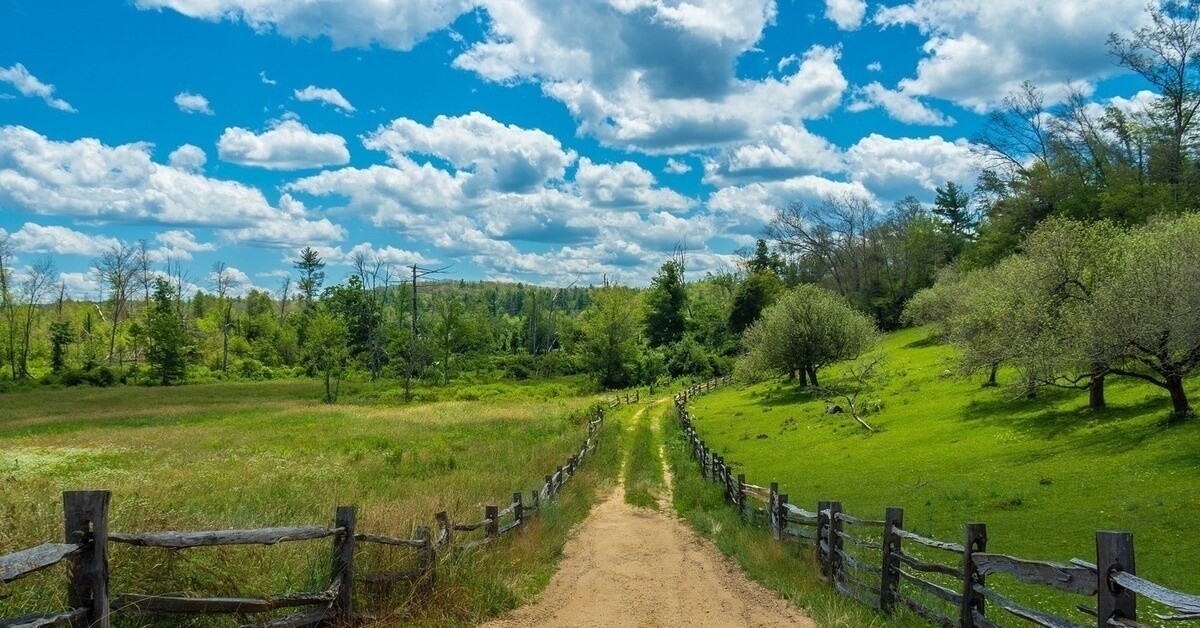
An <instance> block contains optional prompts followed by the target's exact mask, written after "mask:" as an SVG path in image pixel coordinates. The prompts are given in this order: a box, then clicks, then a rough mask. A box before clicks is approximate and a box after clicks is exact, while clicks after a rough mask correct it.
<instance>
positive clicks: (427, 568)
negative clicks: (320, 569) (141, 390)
mask: <svg viewBox="0 0 1200 628" xmlns="http://www.w3.org/2000/svg"><path fill="white" fill-rule="evenodd" d="M603 421H604V410H603V408H596V409H595V414H594V418H590V419H589V422H588V428H587V438H586V439H585V440H584V441H583V444H582V445H580V447H579V449H578V450H577V451H576V452H575V453H573V454H571V455H570V456H568V457H567V459H566V461H565V463H564V464H563V465H562V466H560V467H558V468H557V469H555V470H554V472H553V473H551V474H548V475H546V476H545V481H544V482H543V484H542V486H541V489H540V490H534V491H531V492H530V495H529V501H528V502H526V501H525V500H524V497H523V496H522V494H521V493H520V492H517V493H513V494H512V501H510V502H508V503H507V504H506V505H504V506H490V505H489V506H486V507H484V509H483V512H482V513H481V516H482V519H479V520H475V521H470V522H467V523H463V522H458V521H454V520H452V519H451V518H450V516H449V515H448V514H447V513H446V512H445V511H443V512H439V513H437V514H436V515H435V516H434V519H435V521H436V522H437V527H438V532H437V534H436V535H435V534H433V533H432V532H431V530H430V528H429V527H428V526H417V528H416V538H412V539H402V538H394V537H389V536H383V535H378V534H368V533H363V532H360V531H359V530H357V529H356V526H355V507H354V506H340V507H338V508H337V512H336V513H335V515H334V519H333V525H332V526H328V525H309V526H296V527H286V528H261V529H254V530H212V531H199V532H175V531H170V532H145V533H121V532H110V531H109V529H108V525H109V520H108V510H109V502H110V499H111V494H110V492H109V491H68V492H65V493H63V519H64V521H63V523H64V528H65V531H66V539H65V541H64V542H63V543H45V544H42V545H38V546H37V547H33V548H29V549H26V550H22V551H18V552H15V553H12V554H7V555H3V556H0V582H2V583H3V584H8V583H10V582H13V581H15V580H19V579H21V578H24V577H25V576H28V575H30V574H32V573H34V572H38V571H41V570H43V569H47V568H50V567H52V566H54V565H56V564H58V563H60V562H66V563H68V564H69V566H70V568H69V570H68V573H69V579H68V582H67V584H66V587H67V604H68V606H69V609H68V610H66V611H63V612H61V613H52V614H48V615H36V616H25V617H17V618H12V619H0V628H42V627H46V626H71V627H72V628H83V627H93V628H107V627H108V626H109V622H110V618H111V617H112V616H113V615H114V614H117V613H143V614H158V615H175V616H178V615H197V614H199V615H208V614H255V613H266V612H271V611H275V610H278V609H283V608H304V609H305V610H302V611H299V612H296V613H294V614H290V615H285V616H281V617H272V618H269V619H266V620H263V621H259V622H255V623H248V624H245V626H248V627H249V626H253V627H257V628H299V627H301V626H313V625H322V626H328V625H344V624H348V623H350V622H351V620H353V618H354V617H355V615H354V609H353V605H352V600H353V595H354V590H355V584H356V581H362V582H364V583H371V584H379V585H391V584H394V583H397V582H401V581H408V582H412V583H414V584H415V585H416V586H418V587H421V588H423V589H425V590H429V589H431V588H432V587H433V586H434V582H435V578H436V571H437V564H438V555H439V553H440V552H445V551H457V552H462V551H468V550H471V549H475V548H478V547H482V546H484V545H488V544H490V543H492V542H494V541H496V540H497V539H499V538H500V537H501V536H503V535H505V534H508V533H511V532H514V531H516V530H518V529H519V528H520V527H521V526H522V524H523V523H525V521H526V520H527V518H528V517H529V516H530V515H533V514H536V513H537V512H538V510H539V509H540V508H541V507H542V505H543V504H545V503H546V502H548V501H550V500H552V499H554V497H555V495H557V494H558V493H559V491H561V490H562V488H563V486H564V485H565V484H566V483H567V482H568V481H569V480H570V479H571V478H572V477H574V476H575V473H576V471H577V470H578V469H579V467H580V465H582V464H583V462H584V460H585V459H586V458H588V457H589V456H590V455H591V454H592V453H593V452H594V451H595V450H596V446H597V443H598V439H599V429H600V427H601V425H602V424H603ZM471 533H476V534H471ZM320 539H332V563H331V568H330V581H329V586H328V587H326V588H325V589H323V590H320V591H308V592H300V593H281V594H278V595H270V596H266V597H262V598H236V597H205V598H201V597H173V596H163V595H143V594H137V593H121V594H112V593H110V592H109V590H108V585H109V581H108V573H109V572H108V568H109V561H108V548H109V545H110V544H111V543H123V544H127V545H131V546H136V547H160V548H171V549H184V548H193V547H213V546H221V545H249V544H255V545H275V544H278V543H285V542H294V541H314V540H320ZM360 544H374V545H381V546H389V547H396V548H403V549H408V550H411V552H412V554H413V555H414V558H415V561H414V564H413V566H412V567H411V568H410V569H406V570H402V571H397V572H390V573H358V572H356V570H355V567H354V558H355V552H356V549H357V548H358V546H359V545H360Z"/></svg>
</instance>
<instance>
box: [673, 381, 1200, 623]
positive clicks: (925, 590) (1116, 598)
mask: <svg viewBox="0 0 1200 628" xmlns="http://www.w3.org/2000/svg"><path fill="white" fill-rule="evenodd" d="M727 382H728V378H723V379H717V380H711V381H708V382H705V383H703V384H695V385H692V386H690V387H688V388H687V389H685V390H683V391H681V392H680V393H679V394H678V395H676V397H675V406H676V410H677V412H678V415H679V420H680V425H681V427H682V429H683V432H684V435H685V437H686V438H687V440H688V446H689V447H690V449H691V451H692V455H693V457H694V458H695V459H696V463H697V466H698V467H699V470H700V473H701V475H702V476H703V477H705V478H706V479H709V480H711V481H712V482H714V483H716V484H718V485H720V486H721V489H722V492H723V494H724V498H725V501H726V502H727V503H728V504H729V505H730V506H731V507H733V508H736V509H737V510H738V511H739V512H740V513H741V514H742V515H743V516H746V517H750V518H763V519H765V520H766V523H767V525H768V526H769V528H770V531H771V535H772V537H774V539H775V540H776V541H779V542H782V543H796V544H801V545H803V546H804V547H808V548H809V549H810V550H811V551H812V555H813V556H814V559H815V561H816V564H817V565H818V566H819V569H820V573H821V577H822V578H823V579H824V580H826V581H827V582H829V584H830V586H831V587H833V588H834V589H836V590H837V591H839V592H840V593H842V594H844V595H846V596H848V597H851V598H853V599H855V600H857V601H859V602H861V603H863V604H866V605H868V606H870V607H872V608H876V609H879V610H880V611H882V612H884V613H889V614H890V613H892V612H894V610H895V609H896V608H897V607H898V606H899V607H904V608H906V609H908V610H909V611H910V612H912V613H914V614H916V615H918V616H920V617H922V618H924V619H925V620H927V621H928V622H929V623H931V624H933V625H936V626H945V627H948V628H949V627H954V628H994V627H998V626H1003V625H1010V624H1007V623H1002V622H1004V621H1005V620H1007V621H1012V620H1018V621H1019V622H1020V623H1021V624H1023V625H1028V624H1033V625H1036V626H1044V627H1046V628H1088V627H1090V626H1096V627H1099V628H1104V627H1108V626H1118V627H1120V626H1124V627H1127V628H1137V627H1144V626H1147V624H1145V623H1141V622H1139V621H1138V617H1139V611H1142V614H1143V615H1152V616H1153V618H1154V619H1156V620H1159V621H1163V622H1180V621H1200V595H1192V594H1188V593H1183V592H1180V591H1175V590H1172V589H1169V588H1167V587H1164V586H1162V585H1159V584H1156V583H1154V582H1150V581H1149V580H1145V579H1143V578H1141V577H1139V576H1137V575H1136V571H1135V564H1134V546H1133V535H1132V534H1131V533H1129V532H1107V531H1100V532H1097V533H1096V539H1095V547H1096V562H1095V563H1090V562H1087V561H1084V560H1080V559H1077V558H1076V559H1072V560H1071V561H1069V562H1067V563H1057V562H1049V561H1042V560H1030V559H1025V558H1018V557H1015V556H1009V555H1007V554H999V553H991V552H988V551H987V526H986V525H985V524H983V523H968V524H966V525H965V526H964V531H963V539H962V542H961V543H960V542H955V541H947V540H940V539H935V538H931V537H929V536H926V535H923V534H920V533H918V532H916V531H914V530H912V529H906V528H905V527H904V525H905V524H904V510H903V509H902V508H888V509H887V510H886V512H885V513H884V517H883V518H882V519H868V518H864V517H858V516H852V515H850V514H847V513H845V512H843V511H842V504H841V502H837V501H817V502H816V508H817V509H816V510H815V511H809V510H805V509H803V508H800V507H798V506H796V505H794V504H792V503H790V502H789V495H788V494H787V493H783V492H780V489H779V485H778V484H776V483H772V484H770V486H768V487H767V488H765V489H764V488H763V487H762V486H757V485H753V484H748V483H747V482H746V476H745V475H744V474H740V473H736V471H735V470H734V469H733V468H732V467H731V465H730V464H729V463H728V462H727V461H726V460H725V458H724V457H723V456H721V455H720V454H718V453H716V452H715V451H713V450H712V448H711V447H709V445H708V444H707V443H705V442H704V439H703V438H701V437H700V436H699V434H698V433H697V432H696V429H695V427H694V425H693V424H692V417H691V415H690V414H689V413H688V410H687V404H688V402H689V401H691V400H692V399H693V398H695V397H696V396H698V395H702V394H705V393H707V392H710V391H711V390H713V389H714V388H715V387H717V386H719V385H721V384H724V383H727ZM759 504H761V505H759ZM994 576H1002V577H1003V578H1004V580H1011V581H1013V582H1018V583H1022V584H1024V585H1033V586H1044V587H1048V588H1050V589H1054V590H1055V591H1057V592H1060V593H1065V594H1072V595H1076V596H1080V597H1081V598H1084V599H1085V600H1084V601H1086V602H1087V603H1079V604H1077V605H1076V610H1078V611H1079V612H1081V613H1083V614H1085V615H1087V616H1089V617H1090V619H1088V620H1086V621H1085V622H1080V621H1077V620H1073V619H1070V618H1065V617H1062V616H1060V615H1059V614H1058V613H1059V612H1061V611H1050V610H1046V609H1044V608H1037V607H1036V606H1035V605H1031V604H1022V603H1020V602H1017V601H1014V600H1012V599H1010V598H1009V597H1008V596H1006V595H1002V594H1001V593H1000V592H999V591H997V588H996V587H995V586H994V585H993V583H992V582H990V581H989V578H992V577H994ZM1004 580H1001V582H1002V583H1003V582H1004ZM1087 598H1091V599H1087ZM1140 598H1146V599H1148V600H1152V601H1153V602H1155V603H1156V604H1157V605H1159V606H1161V607H1164V608H1166V609H1167V611H1168V612H1166V613H1160V612H1150V611H1148V610H1147V605H1146V604H1144V603H1139V599H1140ZM1139 606H1140V607H1141V608H1139ZM997 613H999V614H997ZM1002 617H1003V618H1004V619H1003V620H1002V619H1001V618H1002ZM1147 619H1148V618H1143V620H1142V621H1146V620H1147Z"/></svg>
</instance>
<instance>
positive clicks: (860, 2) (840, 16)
mask: <svg viewBox="0 0 1200 628" xmlns="http://www.w3.org/2000/svg"><path fill="white" fill-rule="evenodd" d="M866 14H867V2H866V0H825V17H827V18H829V20H831V21H832V22H833V23H834V24H837V27H838V28H840V29H841V30H844V31H853V30H858V27H859V26H861V25H862V21H863V16H865V15H866Z"/></svg>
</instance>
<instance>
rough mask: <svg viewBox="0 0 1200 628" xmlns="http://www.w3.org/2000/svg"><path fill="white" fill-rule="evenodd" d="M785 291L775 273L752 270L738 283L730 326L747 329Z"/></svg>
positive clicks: (730, 316)
mask: <svg viewBox="0 0 1200 628" xmlns="http://www.w3.org/2000/svg"><path fill="white" fill-rule="evenodd" d="M760 242H761V240H760ZM783 291H784V287H783V282H782V281H780V280H779V277H778V276H776V275H775V274H774V273H771V272H763V271H754V272H751V273H750V275H748V276H747V277H746V278H745V279H743V280H742V282H741V283H739V284H738V287H737V291H736V292H734V294H733V307H732V309H731V310H730V312H729V328H730V329H731V330H733V331H734V332H735V333H739V334H740V333H742V332H743V331H745V330H746V328H748V327H750V325H752V324H754V321H757V320H758V317H759V316H760V315H761V314H762V311H763V310H764V309H766V308H767V307H768V306H770V305H771V304H772V303H774V302H775V299H776V298H777V297H778V296H779V295H780V294H782V293H783Z"/></svg>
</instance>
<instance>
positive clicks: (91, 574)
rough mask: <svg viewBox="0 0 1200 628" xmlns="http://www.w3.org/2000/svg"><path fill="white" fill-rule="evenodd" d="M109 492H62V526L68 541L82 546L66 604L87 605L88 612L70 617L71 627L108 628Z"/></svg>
mask: <svg viewBox="0 0 1200 628" xmlns="http://www.w3.org/2000/svg"><path fill="white" fill-rule="evenodd" d="M111 496H112V495H111V493H109V492H108V491H66V492H64V493H63V529H64V532H65V534H66V542H67V543H77V544H80V545H83V546H84V547H83V550H82V551H80V552H79V553H77V554H75V555H73V556H71V557H70V558H69V560H70V561H71V581H70V583H69V584H68V585H67V603H68V604H69V605H70V607H71V608H72V609H76V608H86V609H87V615H85V616H83V617H78V618H75V619H72V620H71V626H72V628H84V627H95V628H108V625H109V605H108V502H109V499H110V498H111Z"/></svg>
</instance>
